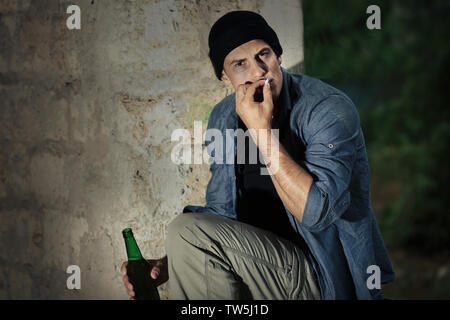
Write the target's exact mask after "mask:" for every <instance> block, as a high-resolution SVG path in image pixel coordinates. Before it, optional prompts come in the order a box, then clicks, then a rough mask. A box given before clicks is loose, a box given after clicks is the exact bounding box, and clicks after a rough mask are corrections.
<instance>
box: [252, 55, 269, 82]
mask: <svg viewBox="0 0 450 320" xmlns="http://www.w3.org/2000/svg"><path fill="white" fill-rule="evenodd" d="M267 70H268V68H267V66H266V64H265V63H264V62H262V61H258V60H255V61H254V62H253V63H252V67H251V70H250V72H251V77H252V79H253V80H254V81H256V80H258V79H260V78H262V77H264V75H265V74H266V73H267Z"/></svg>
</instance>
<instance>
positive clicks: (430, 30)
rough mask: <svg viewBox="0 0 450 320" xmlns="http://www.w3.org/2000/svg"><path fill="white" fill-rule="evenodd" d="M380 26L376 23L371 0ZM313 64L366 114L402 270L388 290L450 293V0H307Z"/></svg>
mask: <svg viewBox="0 0 450 320" xmlns="http://www.w3.org/2000/svg"><path fill="white" fill-rule="evenodd" d="M372 4H375V5H378V6H379V7H380V9H381V29H380V30H369V29H368V28H367V27H366V20H367V18H368V17H369V16H370V14H366V9H367V7H368V6H369V5H372ZM303 14H304V32H305V33H304V37H305V73H306V74H307V75H310V76H314V77H317V78H320V79H322V80H323V81H325V82H328V83H330V84H332V85H334V86H336V87H337V88H339V89H341V90H343V91H344V92H345V93H346V94H348V95H349V96H350V97H351V98H352V100H353V101H354V102H355V104H356V105H357V107H358V109H359V113H360V117H361V126H362V129H363V132H364V135H365V139H366V146H367V153H368V157H369V162H370V167H371V194H372V202H373V208H374V212H375V216H376V219H377V221H378V224H379V226H380V228H381V232H382V234H383V237H384V240H385V244H386V247H387V248H388V251H389V254H390V257H391V260H392V263H393V267H394V271H395V272H396V275H397V279H396V281H395V282H394V283H393V284H390V285H388V286H387V287H386V288H384V290H383V291H384V293H385V296H386V298H391V299H399V298H404V299H406V298H409V299H410V298H425V299H429V298H435V299H441V298H444V299H448V298H450V254H449V247H450V232H449V231H450V210H449V206H448V199H449V197H450V191H449V177H450V171H449V165H448V155H449V152H448V151H449V150H448V149H449V145H450V141H449V140H450V114H449V108H448V101H449V90H450V87H449V80H448V79H449V75H448V71H449V70H450V45H449V36H448V32H449V30H450V22H449V21H450V1H447V0H446V1H423V0H421V1H361V0H347V1H332V0H329V1H328V0H321V1H310V0H306V1H303Z"/></svg>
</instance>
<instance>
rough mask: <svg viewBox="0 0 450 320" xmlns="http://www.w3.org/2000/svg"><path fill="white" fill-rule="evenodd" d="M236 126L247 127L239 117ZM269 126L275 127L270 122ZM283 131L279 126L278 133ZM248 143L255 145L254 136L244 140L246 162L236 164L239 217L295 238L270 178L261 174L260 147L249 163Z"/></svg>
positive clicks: (244, 220)
mask: <svg viewBox="0 0 450 320" xmlns="http://www.w3.org/2000/svg"><path fill="white" fill-rule="evenodd" d="M239 128H241V129H243V130H244V131H245V130H247V128H246V127H245V124H244V123H243V122H242V121H241V119H239ZM272 128H278V127H276V126H274V125H273V126H272ZM278 129H280V128H278ZM282 134H283V132H282V130H281V129H280V136H281V135H282ZM249 144H253V147H254V148H256V146H255V145H254V142H253V139H252V138H251V137H250V136H248V138H246V139H245V164H237V166H238V168H237V169H238V175H237V177H236V178H237V184H238V188H240V190H241V193H242V196H241V197H239V199H238V209H237V211H238V212H237V213H238V217H239V220H240V221H242V222H245V223H248V224H251V225H254V226H256V227H259V228H261V229H264V230H269V231H272V232H274V233H275V234H277V235H278V236H280V237H283V238H285V239H289V240H294V239H297V238H298V235H296V234H295V233H294V231H293V229H292V226H291V224H290V222H289V219H288V216H287V213H286V210H285V208H284V205H283V202H282V201H281V199H280V197H279V196H278V193H277V191H276V188H275V186H274V184H273V182H272V178H271V177H270V176H269V175H262V174H261V168H265V164H261V163H263V161H260V154H259V150H258V152H257V154H258V159H257V162H256V164H250V162H249V152H248V150H249ZM261 160H262V159H261Z"/></svg>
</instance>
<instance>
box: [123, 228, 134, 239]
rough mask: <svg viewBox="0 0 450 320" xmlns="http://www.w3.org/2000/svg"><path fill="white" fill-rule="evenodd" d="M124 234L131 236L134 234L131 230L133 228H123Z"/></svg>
mask: <svg viewBox="0 0 450 320" xmlns="http://www.w3.org/2000/svg"><path fill="white" fill-rule="evenodd" d="M122 235H123V236H124V237H129V236H132V235H133V231H131V228H125V229H123V230H122Z"/></svg>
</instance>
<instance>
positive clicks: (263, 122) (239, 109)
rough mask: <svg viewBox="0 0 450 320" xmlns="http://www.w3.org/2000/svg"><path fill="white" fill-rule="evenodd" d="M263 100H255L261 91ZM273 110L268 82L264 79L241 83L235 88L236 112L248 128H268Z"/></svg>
mask: <svg viewBox="0 0 450 320" xmlns="http://www.w3.org/2000/svg"><path fill="white" fill-rule="evenodd" d="M261 88H262V96H263V98H264V100H263V101H262V102H257V101H255V94H256V95H258V91H261ZM272 112H273V101H272V92H271V90H270V83H269V82H268V81H266V80H264V79H262V80H258V81H256V82H254V83H251V84H241V85H239V86H238V88H237V90H236V113H237V114H238V115H239V117H240V118H241V120H242V121H243V122H244V124H245V126H246V127H247V128H248V129H255V130H259V129H270V127H271V121H272Z"/></svg>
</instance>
